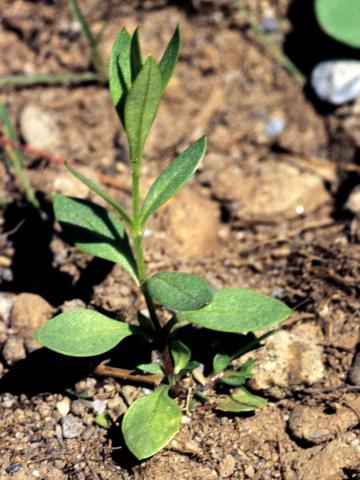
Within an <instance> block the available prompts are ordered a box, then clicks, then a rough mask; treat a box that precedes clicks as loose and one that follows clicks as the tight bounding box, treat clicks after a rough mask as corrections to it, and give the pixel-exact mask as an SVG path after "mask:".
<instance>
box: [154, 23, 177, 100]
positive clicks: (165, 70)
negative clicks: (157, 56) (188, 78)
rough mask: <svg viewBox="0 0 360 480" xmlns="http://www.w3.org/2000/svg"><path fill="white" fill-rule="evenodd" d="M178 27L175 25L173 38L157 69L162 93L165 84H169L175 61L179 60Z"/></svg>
mask: <svg viewBox="0 0 360 480" xmlns="http://www.w3.org/2000/svg"><path fill="white" fill-rule="evenodd" d="M180 42H181V35H180V27H179V25H177V27H176V29H175V32H174V34H173V36H172V37H171V39H170V42H169V44H168V46H167V47H166V50H165V52H164V54H163V56H162V58H161V60H160V63H159V68H160V72H161V78H162V85H163V87H162V88H163V91H164V90H165V88H166V86H167V84H168V83H169V81H170V79H171V77H172V74H173V71H174V69H175V66H176V64H177V61H178V59H179V52H180Z"/></svg>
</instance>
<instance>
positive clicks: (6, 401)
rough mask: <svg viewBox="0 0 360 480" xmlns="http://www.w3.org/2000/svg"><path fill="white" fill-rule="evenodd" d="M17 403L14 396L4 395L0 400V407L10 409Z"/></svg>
mask: <svg viewBox="0 0 360 480" xmlns="http://www.w3.org/2000/svg"><path fill="white" fill-rule="evenodd" d="M16 402H17V399H16V397H15V396H14V395H11V393H4V394H3V395H2V398H1V406H2V407H4V408H12V407H13V406H14V405H15V403H16Z"/></svg>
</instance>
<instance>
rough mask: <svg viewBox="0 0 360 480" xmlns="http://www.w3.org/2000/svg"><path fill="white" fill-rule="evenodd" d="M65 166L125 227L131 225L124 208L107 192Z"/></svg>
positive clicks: (68, 166)
mask: <svg viewBox="0 0 360 480" xmlns="http://www.w3.org/2000/svg"><path fill="white" fill-rule="evenodd" d="M65 165H66V168H67V169H68V170H69V172H70V173H72V175H74V177H76V178H77V179H78V180H80V182H82V183H84V184H85V185H86V186H87V187H88V188H89V189H90V190H92V191H93V192H95V193H96V194H97V195H99V197H101V198H102V199H103V200H105V202H107V203H108V204H109V205H110V206H111V207H113V208H114V209H115V210H116V211H117V212H118V213H119V215H120V216H121V217H122V218H123V219H124V220H125V222H126V223H127V225H131V224H132V221H131V219H130V217H129V215H128V214H127V212H126V210H125V209H124V207H123V206H122V205H121V204H120V203H118V202H117V201H116V200H115V199H114V198H113V197H112V196H111V195H109V194H108V193H107V192H105V191H104V190H102V189H101V188H100V187H99V186H98V185H96V183H94V182H93V181H92V180H90V179H89V178H86V177H85V175H83V174H82V173H80V172H78V171H77V170H75V168H72V167H70V165H68V164H67V163H65Z"/></svg>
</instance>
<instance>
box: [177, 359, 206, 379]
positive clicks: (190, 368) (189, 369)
mask: <svg viewBox="0 0 360 480" xmlns="http://www.w3.org/2000/svg"><path fill="white" fill-rule="evenodd" d="M200 365H201V364H200V363H199V362H196V361H195V360H191V362H189V363H188V364H187V365H186V367H184V368H183V369H182V370H181V371H180V372H179V376H180V377H184V376H185V375H187V374H188V373H190V372H192V371H193V370H195V368H199V367H200Z"/></svg>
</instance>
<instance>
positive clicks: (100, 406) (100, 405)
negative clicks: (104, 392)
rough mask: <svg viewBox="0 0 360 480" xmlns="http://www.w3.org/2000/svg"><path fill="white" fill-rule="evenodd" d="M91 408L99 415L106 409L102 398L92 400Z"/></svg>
mask: <svg viewBox="0 0 360 480" xmlns="http://www.w3.org/2000/svg"><path fill="white" fill-rule="evenodd" d="M92 408H93V410H94V412H95V413H96V414H97V415H101V414H102V413H104V412H105V410H106V403H105V402H103V401H102V400H98V399H96V400H94V401H93V403H92Z"/></svg>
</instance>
